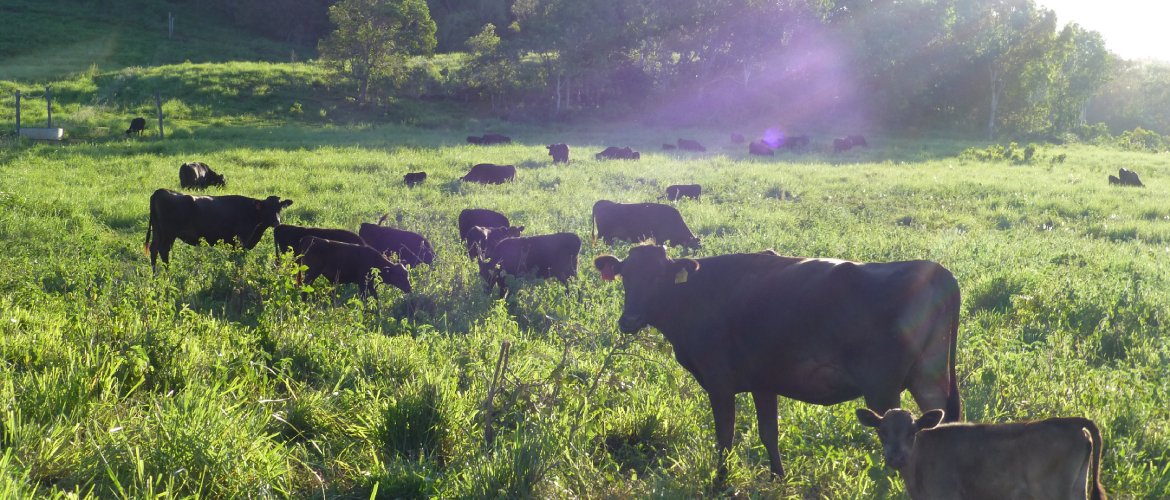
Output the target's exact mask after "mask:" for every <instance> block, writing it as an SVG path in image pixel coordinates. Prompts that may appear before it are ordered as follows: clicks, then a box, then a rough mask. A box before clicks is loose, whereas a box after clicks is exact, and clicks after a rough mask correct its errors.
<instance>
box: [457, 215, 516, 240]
mask: <svg viewBox="0 0 1170 500" xmlns="http://www.w3.org/2000/svg"><path fill="white" fill-rule="evenodd" d="M458 222H459V239H461V240H463V241H467V232H468V231H471V228H473V227H475V226H480V227H508V226H511V225H512V223H511V222H508V218H507V217H505V216H504V214H502V213H499V212H497V211H495V210H488V209H486V208H465V209H463V211H461V212H459V220H458Z"/></svg>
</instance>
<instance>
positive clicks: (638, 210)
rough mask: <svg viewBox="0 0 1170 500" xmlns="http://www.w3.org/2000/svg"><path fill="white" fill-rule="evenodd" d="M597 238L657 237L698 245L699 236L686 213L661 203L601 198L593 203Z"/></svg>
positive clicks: (689, 245)
mask: <svg viewBox="0 0 1170 500" xmlns="http://www.w3.org/2000/svg"><path fill="white" fill-rule="evenodd" d="M593 223H594V228H595V229H594V235H595V236H594V238H595V239H596V238H601V239H602V240H603V241H605V243H606V244H607V245H609V244H613V240H615V239H618V240H626V241H640V240H643V239H645V238H653V239H654V240H656V241H658V242H660V243H667V242H669V243H670V244H671V245H685V246H688V247H698V246H699V238H698V237H696V236H695V235H694V233H692V232H691V230H690V228H688V227H687V224H686V222H683V219H682V215H680V214H679V213H678V210H677V209H675V208H674V207H672V206H670V205H663V204H661V203H614V202H612V201H609V200H601V201H598V202H597V203H594V204H593Z"/></svg>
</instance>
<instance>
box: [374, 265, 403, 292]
mask: <svg viewBox="0 0 1170 500" xmlns="http://www.w3.org/2000/svg"><path fill="white" fill-rule="evenodd" d="M378 273H379V274H380V275H381V276H382V283H386V284H388V285H391V286H393V287H394V288H397V289H399V290H402V291H403V293H410V273H408V272H407V271H406V266H404V265H402V264H392V265H388V266H384V267H382V268H381V269H378Z"/></svg>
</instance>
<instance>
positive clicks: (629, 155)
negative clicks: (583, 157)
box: [593, 146, 642, 160]
mask: <svg viewBox="0 0 1170 500" xmlns="http://www.w3.org/2000/svg"><path fill="white" fill-rule="evenodd" d="M593 157H594V158H596V159H598V160H638V159H641V158H642V153H639V152H637V151H634V150H632V149H630V147H629V146H626V147H624V148H619V147H617V146H610V147H608V148H605V150H604V151H602V152H600V153H597V154H595V155H593Z"/></svg>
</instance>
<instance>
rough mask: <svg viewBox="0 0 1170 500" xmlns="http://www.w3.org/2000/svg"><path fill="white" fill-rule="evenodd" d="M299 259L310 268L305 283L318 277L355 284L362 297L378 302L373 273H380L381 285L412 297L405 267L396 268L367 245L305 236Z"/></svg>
mask: <svg viewBox="0 0 1170 500" xmlns="http://www.w3.org/2000/svg"><path fill="white" fill-rule="evenodd" d="M297 255H300V256H301V263H302V264H303V265H304V266H305V267H306V268H307V270H306V271H305V275H304V277H303V281H302V283H312V282H313V280H315V279H317V277H318V276H325V278H326V279H328V280H329V281H331V282H333V283H335V284H341V283H355V284H357V285H358V290H359V292H360V293H361V297H362V298H365V297H366V296H370V295H372V296H373V297H374V298H375V299H377V298H378V291H377V290H376V289H375V288H374V281H373V279H372V277H371V275H370V271H374V270H377V272H378V274H379V275H380V276H381V278H382V282H383V283H386V284H388V285H392V286H394V287H395V288H398V289H399V290H402V291H403V292H405V293H410V275H409V274H408V273H407V271H406V267H404V266H403V265H402V264H395V263H393V262H390V261H389V260H386V257H385V256H383V255H382V254H380V253H378V251H377V250H374V249H373V248H370V247H368V246H365V245H354V244H352V243H343V242H340V241H332V240H326V239H321V238H318V237H316V236H306V237H304V238H301V240H300V241H299V242H297Z"/></svg>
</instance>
